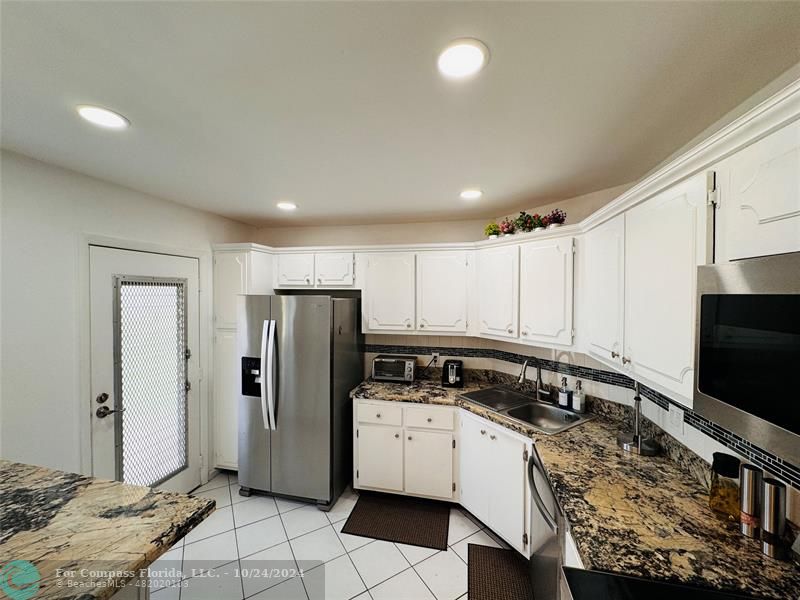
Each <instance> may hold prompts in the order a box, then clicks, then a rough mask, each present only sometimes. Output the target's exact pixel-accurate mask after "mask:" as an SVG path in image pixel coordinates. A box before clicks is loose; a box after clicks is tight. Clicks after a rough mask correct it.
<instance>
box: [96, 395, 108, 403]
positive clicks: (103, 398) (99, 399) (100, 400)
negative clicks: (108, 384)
mask: <svg viewBox="0 0 800 600" xmlns="http://www.w3.org/2000/svg"><path fill="white" fill-rule="evenodd" d="M95 400H96V401H97V403H98V404H102V403H103V402H105V401H106V400H108V394H106V393H105V392H103V393H102V394H100V395H99V396H97V398H95Z"/></svg>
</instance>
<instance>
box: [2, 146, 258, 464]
mask: <svg viewBox="0 0 800 600" xmlns="http://www.w3.org/2000/svg"><path fill="white" fill-rule="evenodd" d="M0 161H1V162H0V178H1V179H2V183H1V184H0V194H1V195H2V218H1V220H0V224H1V227H2V232H1V236H0V240H1V245H0V280H1V281H2V285H1V287H0V293H1V294H2V296H1V300H0V324H2V330H1V331H2V343H1V344H0V353H1V354H0V356H2V360H3V362H2V365H1V366H0V398H2V402H3V403H2V405H1V406H0V444H2V445H0V456H2V457H3V458H6V459H11V460H18V461H23V462H29V463H35V464H40V465H45V466H50V467H54V468H59V469H65V470H70V471H81V469H82V465H83V466H84V468H85V465H87V464H88V462H87V461H88V459H89V457H87V456H86V453H87V452H86V449H87V447H88V446H87V444H86V442H87V440H86V439H84V438H83V437H82V436H81V432H82V427H81V420H82V419H88V402H89V399H88V398H84V397H82V395H83V394H84V393H85V392H82V391H81V390H82V388H81V374H82V373H87V372H88V365H87V364H85V362H84V363H82V362H81V359H80V356H79V355H80V352H81V350H82V349H84V350H85V348H86V347H85V338H86V335H87V333H88V332H86V331H81V329H82V328H83V327H84V325H82V324H81V319H82V318H83V315H84V314H85V307H84V306H82V305H81V302H82V294H83V293H84V292H85V290H82V289H81V288H82V287H83V285H82V284H83V282H82V277H83V276H84V275H82V274H85V273H86V271H87V269H88V264H87V265H82V264H81V262H82V261H83V260H84V259H85V256H87V254H85V245H86V236H92V235H100V236H106V237H111V238H117V239H121V240H130V241H133V242H138V243H146V244H154V245H159V246H165V247H170V248H181V249H186V250H194V251H196V252H202V253H205V254H206V258H205V259H201V273H200V277H201V307H202V306H203V305H205V307H206V308H208V307H209V306H210V290H211V281H210V277H211V267H210V252H211V248H210V246H211V244H212V243H218V242H242V241H250V240H252V239H253V237H254V233H255V230H254V229H253V228H251V227H249V226H246V225H242V224H240V223H236V222H234V221H231V220H228V219H225V218H222V217H218V216H216V215H211V214H209V213H204V212H200V211H197V210H194V209H190V208H186V207H184V206H180V205H178V204H174V203H172V202H168V201H165V200H161V199H158V198H154V197H152V196H148V195H145V194H142V193H139V192H136V191H133V190H130V189H126V188H123V187H120V186H117V185H113V184H110V183H106V182H103V181H100V180H97V179H92V178H90V177H87V176H84V175H81V174H79V173H75V172H73V171H67V170H64V169H61V168H58V167H54V166H52V165H48V164H45V163H42V162H39V161H36V160H33V159H30V158H27V157H24V156H21V155H19V154H14V153H11V152H7V151H3V152H2V154H1V155H0ZM87 262H88V261H87ZM86 285H88V283H87V284H86ZM209 330H210V320H209V324H208V328H205V326H204V327H203V328H202V329H201V339H200V345H201V352H203V349H205V351H204V352H203V354H204V359H201V360H202V361H203V362H204V363H205V364H206V365H208V364H209V363H208V362H207V360H208V357H209V355H210V347H209V344H208V341H209V339H210V337H209ZM204 371H205V372H206V373H209V372H210V369H209V368H208V367H207V366H206V367H205V368H204ZM204 384H205V385H204V387H207V382H204ZM86 395H88V394H86ZM203 419H204V420H205V417H203ZM87 422H88V420H87ZM85 424H86V423H84V424H83V425H85ZM84 437H85V436H84Z"/></svg>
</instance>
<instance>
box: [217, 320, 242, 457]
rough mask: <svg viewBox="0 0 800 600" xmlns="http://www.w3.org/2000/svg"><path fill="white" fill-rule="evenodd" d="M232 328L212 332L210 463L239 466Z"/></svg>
mask: <svg viewBox="0 0 800 600" xmlns="http://www.w3.org/2000/svg"><path fill="white" fill-rule="evenodd" d="M236 360H237V356H236V330H235V329H227V330H226V329H220V330H217V331H216V332H215V334H214V410H213V415H214V461H213V462H214V466H215V467H217V468H224V469H234V470H236V469H238V468H239V448H238V439H239V416H238V415H239V411H238V404H237V402H238V394H237V392H238V388H239V369H238V368H237V365H236Z"/></svg>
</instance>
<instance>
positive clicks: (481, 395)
mask: <svg viewBox="0 0 800 600" xmlns="http://www.w3.org/2000/svg"><path fill="white" fill-rule="evenodd" d="M461 397H462V398H466V399H467V400H470V401H472V402H475V403H476V404H480V405H481V406H485V407H486V408H491V409H492V410H496V411H498V412H499V411H501V410H506V409H507V408H514V407H515V406H520V405H521V404H526V403H528V402H530V401H531V398H530V396H526V395H525V394H520V393H519V392H515V391H514V390H510V389H508V388H505V387H493V388H487V389H485V390H478V391H475V392H467V393H466V394H461Z"/></svg>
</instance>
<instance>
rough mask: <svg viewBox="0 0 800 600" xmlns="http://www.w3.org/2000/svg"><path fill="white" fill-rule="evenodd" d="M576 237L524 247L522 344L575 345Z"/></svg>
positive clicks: (521, 302) (521, 275)
mask: <svg viewBox="0 0 800 600" xmlns="http://www.w3.org/2000/svg"><path fill="white" fill-rule="evenodd" d="M573 244H574V238H572V237H564V238H553V239H548V240H542V241H540V242H531V243H529V244H523V245H522V247H521V255H522V256H521V263H520V319H519V335H520V339H521V340H522V341H523V342H537V343H539V342H544V343H547V344H563V345H569V344H572V287H573V284H572V276H573V263H574V261H573V251H572V249H573Z"/></svg>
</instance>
